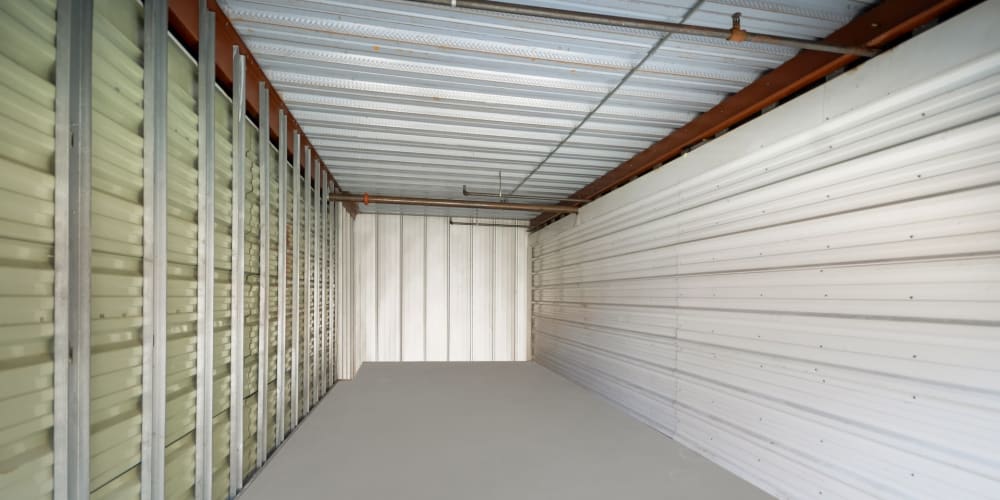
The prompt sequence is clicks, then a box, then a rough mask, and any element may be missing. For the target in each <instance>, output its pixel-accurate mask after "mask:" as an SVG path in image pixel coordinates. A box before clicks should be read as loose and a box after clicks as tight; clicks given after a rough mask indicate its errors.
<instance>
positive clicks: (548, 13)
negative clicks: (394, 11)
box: [410, 0, 879, 57]
mask: <svg viewBox="0 0 1000 500" xmlns="http://www.w3.org/2000/svg"><path fill="white" fill-rule="evenodd" d="M410 1H411V2H419V3H426V4H433V5H446V6H452V7H461V8H464V9H476V10H485V11H490V12H500V13H503V14H516V15H522V16H532V17H542V18H546V19H556V20H561V21H575V22H581V23H591V24H603V25H607V26H617V27H621V28H634V29H642V30H650V31H659V32H663V33H680V34H685V35H695V36H704V37H710V38H723V39H726V40H730V41H733V42H755V43H764V44H769V45H781V46H784V47H794V48H798V49H807V50H816V51H820V52H831V53H834V54H850V55H855V56H862V57H874V56H876V55H878V53H879V51H878V50H876V49H871V48H868V47H849V46H843V45H836V44H831V43H825V42H817V41H813V40H802V39H799V38H789V37H784V36H777V35H765V34H763V33H751V32H748V31H744V30H743V29H741V28H740V26H739V21H738V14H734V21H735V22H734V23H733V27H732V29H725V28H712V27H708V26H695V25H691V24H680V23H670V22H666V21H653V20H649V19H634V18H629V17H619V16H606V15H602V14H592V13H589V12H577V11H572V10H562V9H550V8H547V7H532V6H528V5H515V4H510V3H504V2H493V1H491V0H410Z"/></svg>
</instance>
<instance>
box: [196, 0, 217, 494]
mask: <svg viewBox="0 0 1000 500" xmlns="http://www.w3.org/2000/svg"><path fill="white" fill-rule="evenodd" d="M198 31H199V34H198V36H199V40H201V44H200V45H199V46H198V61H199V63H200V64H199V66H198V342H197V350H198V356H197V362H198V374H197V377H198V380H197V387H198V390H197V397H196V405H197V413H198V417H197V423H196V426H195V446H196V451H195V498H197V499H199V500H201V499H211V498H212V476H213V460H212V449H213V447H212V439H213V436H212V427H213V425H212V416H213V415H214V412H213V404H212V403H213V394H214V391H213V389H214V387H215V377H214V369H213V368H214V367H213V360H214V358H215V354H214V352H215V351H214V348H215V341H214V325H215V315H214V313H215V303H214V301H213V298H214V296H215V134H216V132H215V14H214V13H211V12H209V11H208V9H207V0H201V1H200V2H199V18H198Z"/></svg>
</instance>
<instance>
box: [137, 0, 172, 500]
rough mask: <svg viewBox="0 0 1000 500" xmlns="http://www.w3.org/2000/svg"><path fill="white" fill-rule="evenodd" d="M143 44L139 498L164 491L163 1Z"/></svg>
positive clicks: (152, 5)
mask: <svg viewBox="0 0 1000 500" xmlns="http://www.w3.org/2000/svg"><path fill="white" fill-rule="evenodd" d="M144 7H145V26H144V28H143V32H144V35H145V39H144V43H143V55H144V64H143V137H144V138H145V139H144V142H143V231H142V233H143V237H142V241H143V274H142V299H143V314H142V316H143V318H142V322H143V328H142V386H143V387H142V467H141V469H142V470H141V480H142V488H141V491H142V498H143V499H144V500H160V499H162V498H163V487H164V446H165V443H164V432H165V425H166V422H165V420H166V363H167V348H166V341H167V82H168V81H169V80H168V79H167V1H166V0H147V1H146V2H145V4H144Z"/></svg>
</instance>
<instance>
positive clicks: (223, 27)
mask: <svg viewBox="0 0 1000 500" xmlns="http://www.w3.org/2000/svg"><path fill="white" fill-rule="evenodd" d="M208 10H209V11H211V12H214V13H215V77H216V81H218V83H219V84H220V85H222V87H223V88H225V89H227V90H230V91H231V90H232V86H233V57H232V47H233V46H234V45H235V46H238V47H239V49H240V53H241V54H244V55H246V57H247V65H246V66H247V67H246V85H247V88H257V86H258V85H259V83H260V82H264V85H266V87H267V92H268V94H269V99H268V104H269V105H268V107H267V110H266V111H267V113H268V120H267V123H268V124H269V125H268V127H269V131H270V137H271V139H272V140H273V141H275V142H277V140H278V136H279V134H278V132H279V130H278V126H279V125H278V124H279V120H278V111H279V110H284V111H285V115H286V116H287V124H288V128H289V131H291V132H293V133H294V132H296V131H298V132H299V133H301V135H302V137H303V139H304V141H305V144H304V145H306V146H310V149H311V150H313V151H315V148H313V147H312V144H311V143H310V142H309V138H308V137H307V136H306V134H305V133H304V132H302V127H301V126H300V125H299V123H298V122H297V121H296V120H295V117H294V116H293V115H292V113H291V112H290V111H289V109H288V106H287V105H286V104H285V101H283V100H282V98H281V96H280V95H279V94H278V91H277V90H275V88H274V85H272V84H271V81H270V80H269V79H268V78H267V75H265V74H264V70H263V69H262V68H261V67H260V64H258V63H257V60H256V58H254V55H253V53H252V52H251V51H250V49H249V48H248V47H247V45H246V43H245V42H244V41H243V39H242V38H241V37H240V35H239V33H237V32H236V28H234V27H233V24H232V22H231V21H230V20H229V17H227V16H226V13H225V11H224V10H223V9H222V8H221V7H219V4H218V2H216V0H208ZM169 28H170V32H171V33H173V34H174V36H175V37H177V39H178V40H179V41H180V42H181V43H182V44H183V45H184V46H185V47H187V49H188V51H189V52H190V53H192V54H197V53H198V0H170V2H169ZM246 107H247V114H248V115H249V116H251V117H254V118H258V117H259V116H260V111H261V110H260V98H259V96H258V94H257V92H247V102H246ZM289 146H291V144H289ZM293 154H294V151H293V150H292V149H291V147H290V148H289V149H288V151H286V153H285V156H286V157H291V156H293ZM316 158H317V159H318V160H319V162H320V164H322V165H323V168H324V169H326V171H327V172H330V169H329V168H328V167H327V166H326V164H325V163H323V160H322V159H320V158H319V157H318V156H317V157H316ZM307 164H308V163H307ZM306 175H311V172H309V171H308V169H307V173H306ZM330 179H331V180H332V182H333V186H334V189H335V190H336V191H337V192H344V191H343V189H341V187H340V185H339V184H338V183H337V181H336V179H334V178H333V173H332V172H330ZM345 207H346V208H347V210H348V212H350V213H351V215H352V216H353V215H356V214H357V211H358V208H357V205H356V204H354V203H350V202H348V203H345Z"/></svg>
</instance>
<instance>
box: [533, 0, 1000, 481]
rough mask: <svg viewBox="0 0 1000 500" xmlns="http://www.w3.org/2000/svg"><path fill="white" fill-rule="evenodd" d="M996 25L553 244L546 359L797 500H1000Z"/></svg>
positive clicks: (986, 20) (729, 142)
mask: <svg viewBox="0 0 1000 500" xmlns="http://www.w3.org/2000/svg"><path fill="white" fill-rule="evenodd" d="M997 19H1000V2H997V1H996V0H994V1H989V2H986V3H984V4H981V5H979V6H977V7H975V8H973V9H971V10H970V11H968V12H967V13H965V14H963V15H961V16H958V17H956V18H953V19H952V20H950V21H947V22H945V23H943V24H942V25H940V26H937V27H935V28H933V29H931V30H929V31H927V32H925V33H923V34H922V35H919V36H918V37H916V38H914V39H913V40H910V41H909V42H907V43H905V44H903V45H901V46H900V47H898V48H896V49H894V50H892V51H890V52H888V53H886V54H883V55H881V56H879V57H877V58H875V59H873V60H871V61H869V62H867V63H866V64H864V65H862V66H860V67H859V68H857V69H855V70H853V71H850V72H847V73H845V74H843V75H841V76H839V77H837V78H836V79H834V80H832V81H830V82H828V83H827V84H825V85H823V86H821V87H819V88H817V89H815V90H813V91H811V92H809V93H807V94H805V95H803V96H801V97H799V98H797V99H795V100H794V101H792V102H790V103H788V104H785V105H784V106H781V107H779V108H777V109H775V110H773V111H771V112H770V113H768V114H766V115H764V116H762V117H760V118H758V119H756V120H755V121H753V122H750V123H748V124H746V125H744V126H742V127H740V128H739V129H736V130H734V131H731V132H730V133H728V134H727V135H725V136H723V137H721V138H718V139H716V140H714V141H712V142H710V143H708V144H706V145H705V146H703V147H701V148H699V149H696V150H695V151H693V152H691V153H689V154H688V155H687V156H686V157H684V158H680V159H678V160H676V161H674V162H672V163H671V164H669V165H666V166H664V167H663V168H661V169H659V170H657V171H655V172H653V173H650V174H649V175H646V176H644V177H642V178H640V179H638V180H636V181H634V182H632V183H631V184H629V185H628V186H625V187H624V188H622V189H619V190H617V191H615V192H613V193H611V194H609V195H607V196H605V197H603V198H601V199H600V200H598V201H596V202H594V203H592V204H590V205H588V206H587V207H585V208H584V209H583V210H582V211H581V212H580V214H579V216H577V217H570V218H566V219H564V220H562V221H560V222H558V223H557V224H554V225H552V226H550V227H548V228H546V229H544V230H542V231H540V232H539V233H536V234H535V235H533V237H532V245H533V247H532V252H533V335H534V343H535V344H534V347H535V350H534V357H535V359H536V360H537V361H538V362H540V363H542V364H544V365H545V366H548V367H550V368H552V369H554V370H556V371H558V372H560V373H563V374H565V375H566V376H568V377H570V378H571V379H573V380H575V381H577V382H579V383H581V384H583V385H585V386H587V387H590V388H592V389H593V390H595V391H597V392H599V393H600V394H602V395H604V396H605V397H607V398H608V399H610V400H612V401H614V402H616V403H617V404H619V405H621V406H622V407H624V408H625V409H627V410H628V411H630V412H631V413H633V414H634V415H636V416H637V417H638V418H640V419H642V420H644V421H646V422H648V423H649V424H650V425H652V426H654V427H656V428H657V429H659V430H661V431H662V432H664V433H666V434H668V435H670V436H671V437H673V438H674V439H677V440H678V441H680V442H682V443H684V444H685V445H687V446H689V447H691V448H693V449H695V450H697V451H698V452H699V453H702V454H703V455H705V456H706V457H708V458H710V459H712V460H714V461H716V462H718V463H720V464H721V465H723V466H724V467H727V468H728V469H730V470H731V471H733V472H735V473H736V474H738V475H740V476H742V477H744V478H746V479H747V480H749V481H751V482H753V483H754V484H756V485H758V486H760V487H761V488H763V489H764V490H766V491H768V492H770V493H772V494H774V495H776V496H779V497H782V498H807V497H809V498H831V497H834V498H869V497H879V498H1000V28H998V27H997V24H996V20H997Z"/></svg>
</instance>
